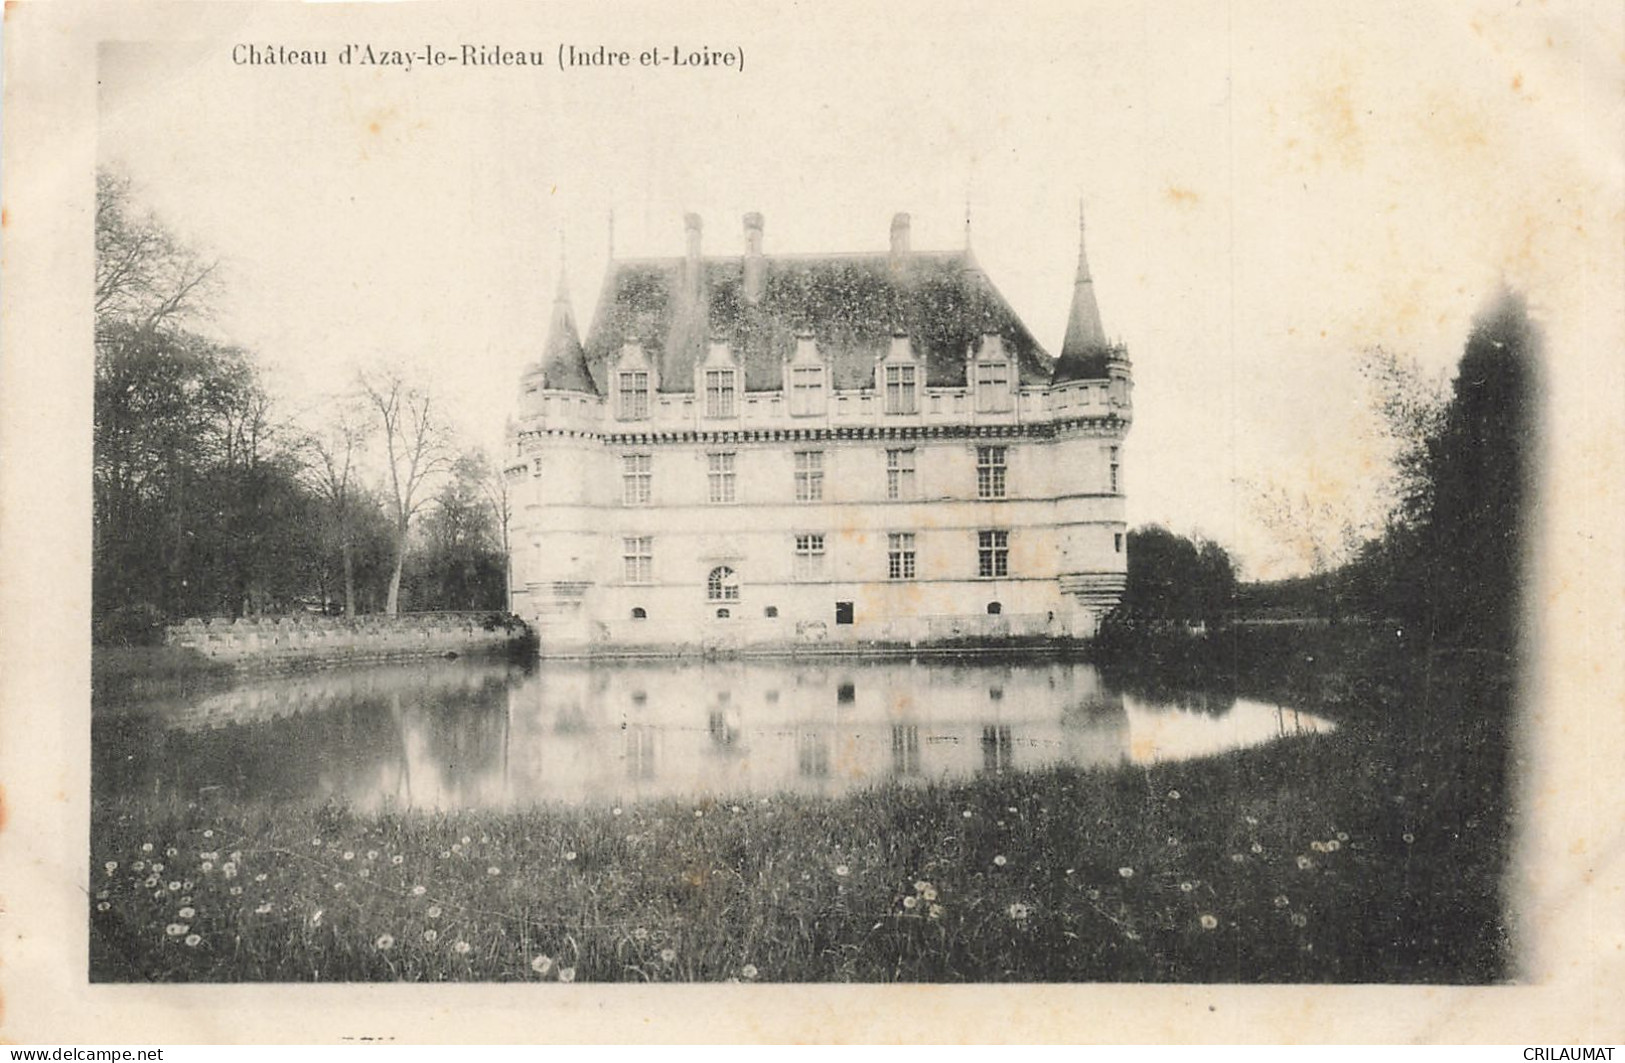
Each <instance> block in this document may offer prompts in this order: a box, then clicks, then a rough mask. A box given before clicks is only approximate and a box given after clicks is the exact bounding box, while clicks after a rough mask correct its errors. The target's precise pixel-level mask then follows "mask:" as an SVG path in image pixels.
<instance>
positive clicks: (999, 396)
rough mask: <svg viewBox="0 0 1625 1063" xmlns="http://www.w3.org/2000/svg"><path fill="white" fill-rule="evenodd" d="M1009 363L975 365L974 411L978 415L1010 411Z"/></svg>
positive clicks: (981, 363)
mask: <svg viewBox="0 0 1625 1063" xmlns="http://www.w3.org/2000/svg"><path fill="white" fill-rule="evenodd" d="M1012 398H1013V396H1012V394H1011V391H1010V363H1009V362H978V363H977V364H976V410H977V412H978V413H1003V412H1005V411H1007V410H1009V409H1010V406H1011V399H1012Z"/></svg>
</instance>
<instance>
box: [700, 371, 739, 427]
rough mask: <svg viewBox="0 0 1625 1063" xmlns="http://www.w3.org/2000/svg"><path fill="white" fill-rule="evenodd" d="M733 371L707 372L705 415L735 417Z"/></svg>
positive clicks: (734, 376)
mask: <svg viewBox="0 0 1625 1063" xmlns="http://www.w3.org/2000/svg"><path fill="white" fill-rule="evenodd" d="M736 376H737V373H736V372H735V370H732V369H707V370H706V371H705V415H706V416H707V417H733V416H734V415H735V406H736V403H735V399H734V394H735V378H736Z"/></svg>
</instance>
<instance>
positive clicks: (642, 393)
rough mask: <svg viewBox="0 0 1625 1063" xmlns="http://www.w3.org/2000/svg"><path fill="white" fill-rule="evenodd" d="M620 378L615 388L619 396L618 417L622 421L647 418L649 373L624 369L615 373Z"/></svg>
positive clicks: (645, 419) (644, 419)
mask: <svg viewBox="0 0 1625 1063" xmlns="http://www.w3.org/2000/svg"><path fill="white" fill-rule="evenodd" d="M616 375H617V376H618V377H619V378H620V384H619V387H618V388H617V389H616V390H617V393H618V394H619V396H620V418H621V420H623V421H647V420H648V419H649V374H648V373H647V372H644V371H643V370H625V371H622V372H621V373H618V374H616Z"/></svg>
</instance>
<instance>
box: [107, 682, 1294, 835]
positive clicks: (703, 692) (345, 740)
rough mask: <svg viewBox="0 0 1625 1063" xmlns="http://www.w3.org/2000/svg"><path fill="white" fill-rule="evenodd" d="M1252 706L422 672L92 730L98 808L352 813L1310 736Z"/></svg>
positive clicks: (764, 790) (950, 688)
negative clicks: (203, 804) (172, 802)
mask: <svg viewBox="0 0 1625 1063" xmlns="http://www.w3.org/2000/svg"><path fill="white" fill-rule="evenodd" d="M1325 726H1326V725H1325V724H1324V722H1323V721H1318V720H1315V719H1313V718H1312V717H1307V716H1300V715H1298V714H1296V713H1291V712H1289V711H1288V710H1282V709H1278V708H1276V707H1274V706H1268V705H1263V704H1260V703H1257V702H1247V701H1235V700H1233V699H1229V698H1223V697H1221V698H1219V699H1217V700H1213V699H1210V698H1206V697H1203V698H1200V699H1195V700H1193V699H1191V698H1187V699H1184V703H1183V704H1179V703H1177V702H1176V703H1169V702H1167V701H1163V700H1160V699H1154V698H1146V697H1143V696H1139V695H1135V694H1124V693H1122V692H1121V691H1120V690H1119V688H1117V687H1116V686H1115V685H1113V684H1112V683H1110V682H1109V681H1106V680H1103V679H1102V677H1101V676H1100V674H1099V673H1098V672H1097V671H1096V670H1095V669H1094V668H1093V667H1091V666H1089V665H1086V664H1077V663H1071V662H1063V661H1055V660H1046V661H1026V662H1020V663H988V662H986V661H959V662H955V663H948V662H943V661H936V660H921V661H902V660H896V659H891V660H867V661H864V660H854V659H851V658H847V659H838V658H818V659H815V660H813V661H783V660H780V661H767V660H760V659H754V660H751V659H732V660H720V661H687V662H683V661H673V660H665V661H647V662H642V663H633V662H619V663H616V664H607V663H596V664H595V663H592V662H586V661H578V662H552V663H550V664H548V665H547V666H546V667H545V668H543V669H541V670H539V671H536V672H533V673H529V674H527V673H526V672H525V671H524V670H523V669H520V668H517V667H514V666H511V665H501V664H494V663H490V662H445V661H439V662H418V663H415V664H409V665H393V666H379V667H370V668H355V669H344V670H336V671H327V672H319V673H314V674H311V675H306V676H295V677H285V678H283V679H278V680H262V681H256V682H251V683H248V684H245V685H244V686H242V687H239V688H238V689H236V690H232V691H228V692H225V693H222V694H213V695H209V696H207V697H202V698H196V699H192V700H190V701H183V702H171V703H167V704H155V705H153V706H151V711H149V712H146V713H144V714H139V715H133V716H112V717H108V718H100V717H99V718H98V719H97V720H96V722H95V725H94V728H95V729H94V733H93V742H92V750H93V756H94V764H93V778H94V785H95V787H96V792H97V795H98V797H103V796H115V795H119V794H141V795H145V796H149V797H155V796H160V795H164V794H169V795H171V796H177V797H186V798H187V799H192V798H194V797H196V796H199V795H207V794H209V793H219V794H221V795H222V796H229V797H231V798H233V799H236V800H248V801H255V800H258V801H268V802H277V801H289V800H324V801H325V800H341V801H344V802H347V803H349V804H352V805H354V806H356V807H359V808H381V807H396V808H443V809H454V808H503V807H518V806H524V805H531V804H538V803H551V802H558V803H565V804H578V803H583V802H586V803H610V802H616V801H633V800H638V799H640V798H660V797H674V798H679V799H685V800H686V799H693V800H701V801H703V800H705V799H706V798H708V797H718V798H722V797H730V796H745V795H754V794H771V793H780V792H800V793H809V794H831V795H833V794H838V793H842V792H845V791H847V790H850V789H853V788H856V787H862V786H868V785H874V784H880V783H887V782H899V783H902V784H905V785H910V784H915V783H924V782H930V781H936V780H953V779H964V778H970V777H974V776H976V775H978V774H983V773H990V772H1007V771H1023V770H1030V769H1035V768H1042V767H1046V766H1050V765H1061V764H1065V765H1072V766H1076V767H1083V768H1091V767H1108V766H1113V765H1117V764H1121V763H1124V762H1126V761H1127V762H1134V763H1145V762H1149V761H1155V760H1168V759H1179V758H1182V757H1192V756H1203V755H1207V754H1211V753H1214V752H1219V751H1221V750H1224V749H1231V748H1239V747H1241V746H1245V745H1250V744H1254V743H1257V742H1261V741H1268V740H1271V739H1274V738H1277V737H1281V736H1284V735H1287V734H1294V733H1301V732H1304V731H1315V730H1322V729H1324V728H1325Z"/></svg>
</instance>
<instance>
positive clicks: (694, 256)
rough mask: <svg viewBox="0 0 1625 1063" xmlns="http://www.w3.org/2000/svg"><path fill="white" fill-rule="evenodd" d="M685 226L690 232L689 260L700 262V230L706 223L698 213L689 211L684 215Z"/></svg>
mask: <svg viewBox="0 0 1625 1063" xmlns="http://www.w3.org/2000/svg"><path fill="white" fill-rule="evenodd" d="M683 228H684V229H685V230H687V233H688V260H689V261H690V262H693V263H698V262H699V260H700V230H701V229H702V228H704V224H703V223H702V222H701V221H700V216H699V215H698V214H693V213H689V214H685V215H683Z"/></svg>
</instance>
